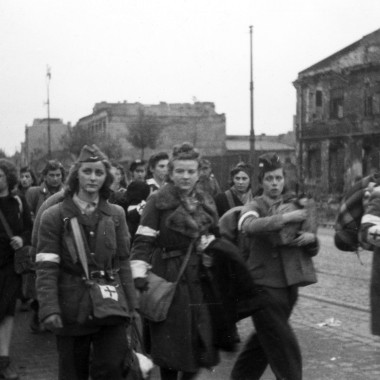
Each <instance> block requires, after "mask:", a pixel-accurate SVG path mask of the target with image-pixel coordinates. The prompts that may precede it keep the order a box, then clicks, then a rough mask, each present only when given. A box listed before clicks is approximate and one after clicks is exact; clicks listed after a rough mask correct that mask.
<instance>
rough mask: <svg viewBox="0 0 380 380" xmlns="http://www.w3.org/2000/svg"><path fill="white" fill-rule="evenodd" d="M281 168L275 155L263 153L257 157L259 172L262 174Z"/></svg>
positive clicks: (278, 158) (280, 163)
mask: <svg viewBox="0 0 380 380" xmlns="http://www.w3.org/2000/svg"><path fill="white" fill-rule="evenodd" d="M280 168H282V162H281V161H280V157H278V156H277V154H276V153H265V154H262V155H261V156H260V157H259V170H260V171H261V172H262V173H266V172H271V171H273V170H276V169H280Z"/></svg>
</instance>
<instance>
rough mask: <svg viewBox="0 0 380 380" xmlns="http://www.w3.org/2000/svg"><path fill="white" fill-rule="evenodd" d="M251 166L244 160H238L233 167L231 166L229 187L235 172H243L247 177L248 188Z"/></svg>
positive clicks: (232, 182) (231, 184) (232, 183)
mask: <svg viewBox="0 0 380 380" xmlns="http://www.w3.org/2000/svg"><path fill="white" fill-rule="evenodd" d="M250 171H251V167H250V166H249V165H248V164H246V163H245V162H239V163H238V164H237V165H236V166H235V167H233V168H232V169H231V171H230V187H232V186H233V185H234V177H235V175H236V174H238V173H240V172H244V173H245V174H247V176H248V178H249V186H248V189H249V188H250V187H251V175H250Z"/></svg>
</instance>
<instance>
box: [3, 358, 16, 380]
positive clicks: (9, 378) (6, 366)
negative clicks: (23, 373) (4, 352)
mask: <svg viewBox="0 0 380 380" xmlns="http://www.w3.org/2000/svg"><path fill="white" fill-rule="evenodd" d="M0 379H4V380H18V374H17V372H16V370H15V369H14V367H13V365H12V364H11V361H10V359H9V356H0Z"/></svg>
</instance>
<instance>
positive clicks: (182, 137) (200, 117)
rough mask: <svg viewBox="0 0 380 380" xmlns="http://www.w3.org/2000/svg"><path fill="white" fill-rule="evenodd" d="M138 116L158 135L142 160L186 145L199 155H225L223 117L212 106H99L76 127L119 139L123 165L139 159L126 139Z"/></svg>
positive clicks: (103, 103)
mask: <svg viewBox="0 0 380 380" xmlns="http://www.w3.org/2000/svg"><path fill="white" fill-rule="evenodd" d="M141 112H143V114H144V115H145V116H148V117H152V118H154V120H156V121H157V126H152V128H155V127H157V128H158V127H159V128H160V129H161V132H160V133H159V136H158V137H157V142H156V146H157V148H156V149H149V148H147V149H146V150H145V152H144V153H145V156H144V158H147V157H149V156H150V155H151V154H152V153H155V152H157V151H167V152H171V151H172V149H173V146H174V145H175V144H179V143H182V142H183V141H189V142H191V143H192V144H194V146H196V147H197V148H198V149H199V151H200V153H201V154H205V153H208V154H211V155H222V154H224V153H225V150H226V147H225V139H226V117H225V115H224V114H218V113H217V112H216V111H215V105H214V103H211V102H195V103H193V104H189V103H174V104H173V103H166V102H160V103H159V104H152V105H147V104H141V103H128V102H126V101H124V102H119V103H108V102H100V103H96V104H95V106H94V108H93V112H92V114H90V115H87V116H85V117H82V118H81V119H80V120H79V121H78V123H77V127H79V128H84V129H86V130H88V131H90V132H91V133H94V134H109V135H110V136H111V137H112V138H115V139H118V140H119V141H120V143H121V144H122V148H123V152H124V155H123V161H124V162H128V161H131V160H134V159H136V158H142V157H141V151H140V150H139V149H138V148H136V147H135V146H133V145H132V144H131V143H130V142H129V141H128V139H127V138H126V137H127V136H128V133H129V132H130V128H131V127H133V126H134V125H136V123H138V120H139V115H141Z"/></svg>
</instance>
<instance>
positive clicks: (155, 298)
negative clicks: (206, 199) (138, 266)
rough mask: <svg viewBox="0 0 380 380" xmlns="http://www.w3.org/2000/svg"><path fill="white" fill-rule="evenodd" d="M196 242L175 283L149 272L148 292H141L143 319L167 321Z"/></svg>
mask: <svg viewBox="0 0 380 380" xmlns="http://www.w3.org/2000/svg"><path fill="white" fill-rule="evenodd" d="M194 242H195V239H193V240H192V241H191V243H190V245H189V247H188V249H187V252H186V256H185V258H184V259H183V263H182V265H181V269H180V270H179V273H178V276H177V280H176V281H175V282H169V281H167V280H165V279H164V278H162V277H160V276H157V275H156V274H154V273H153V272H151V271H149V272H148V277H147V281H148V290H146V291H143V292H141V294H140V297H139V298H140V299H139V313H140V314H141V316H142V317H144V318H146V319H148V320H149V321H152V322H162V321H164V320H165V319H166V317H167V315H168V311H169V308H170V305H171V303H172V301H173V297H174V293H175V290H176V288H177V285H178V282H179V280H180V279H181V277H182V275H183V272H184V271H185V269H186V266H187V264H188V262H189V259H190V255H191V251H192V250H193V246H194Z"/></svg>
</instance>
